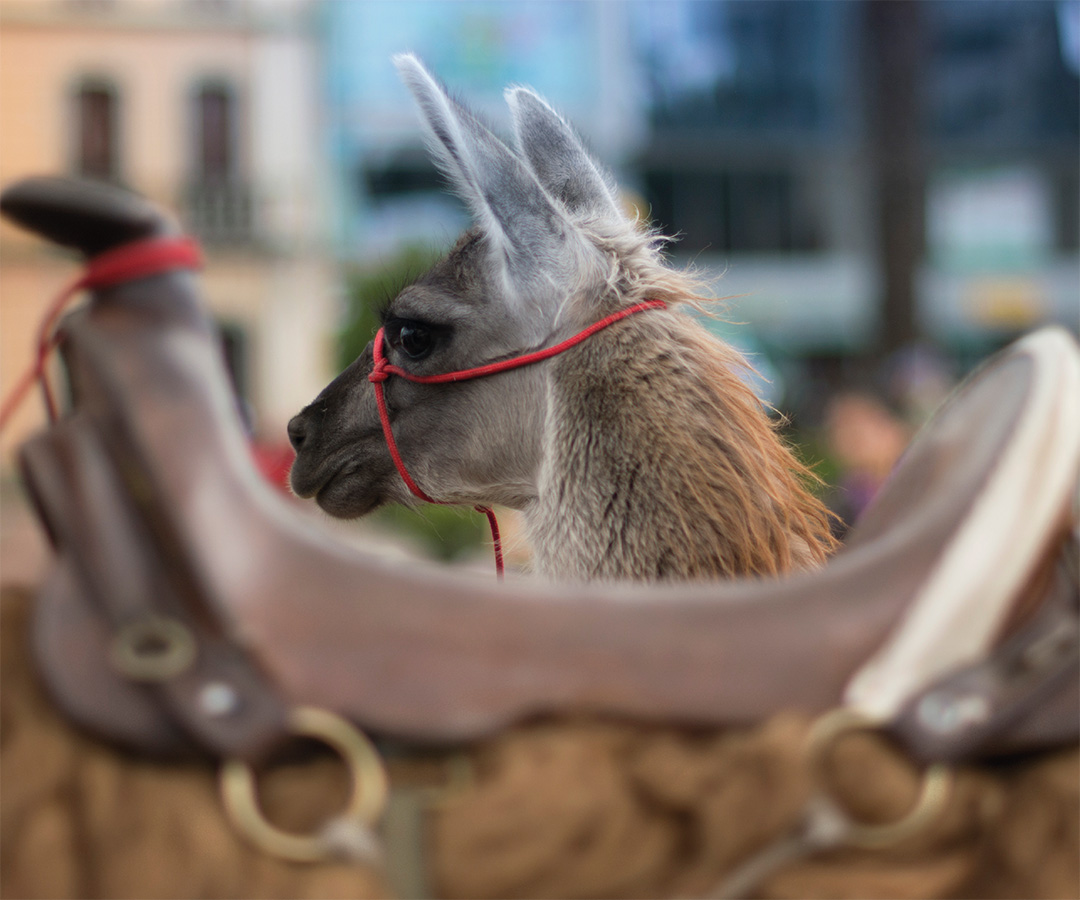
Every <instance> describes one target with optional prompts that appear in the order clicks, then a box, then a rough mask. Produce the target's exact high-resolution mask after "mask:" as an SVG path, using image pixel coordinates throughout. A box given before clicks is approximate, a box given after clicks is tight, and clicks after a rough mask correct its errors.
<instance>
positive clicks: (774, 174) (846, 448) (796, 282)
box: [0, 0, 1080, 579]
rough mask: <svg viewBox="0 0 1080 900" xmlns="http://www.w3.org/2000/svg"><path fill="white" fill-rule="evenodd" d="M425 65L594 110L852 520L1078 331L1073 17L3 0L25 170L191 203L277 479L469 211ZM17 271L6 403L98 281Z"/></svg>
mask: <svg viewBox="0 0 1080 900" xmlns="http://www.w3.org/2000/svg"><path fill="white" fill-rule="evenodd" d="M403 50H412V51H415V52H416V53H418V54H419V55H420V56H421V57H422V58H423V59H425V60H426V61H427V62H428V63H429V64H430V66H431V67H432V68H433V70H434V71H436V72H437V73H439V75H440V77H442V78H443V79H444V80H445V81H446V82H447V83H448V84H449V85H450V86H451V88H452V89H453V90H454V91H455V92H456V93H459V94H460V95H461V96H463V97H465V98H467V100H468V102H470V104H474V105H476V106H478V107H479V108H480V109H481V110H483V112H484V113H485V114H486V115H487V117H488V118H489V119H490V120H491V121H492V122H493V123H494V125H495V127H496V130H499V131H502V132H503V133H505V128H504V127H503V126H505V124H506V121H507V119H506V112H505V108H504V104H503V100H502V91H503V88H504V87H505V86H506V85H508V84H511V83H524V84H529V85H532V86H533V87H535V88H536V89H537V90H538V91H539V92H540V93H541V94H543V95H544V96H546V97H547V98H548V99H549V100H550V101H551V102H552V103H553V104H554V105H556V106H557V107H558V108H559V109H560V110H561V111H562V112H563V113H564V114H565V115H566V116H567V117H568V118H569V119H570V120H571V121H572V122H574V123H575V125H576V126H577V127H578V128H579V130H580V131H581V133H582V134H583V136H584V137H585V139H586V140H587V142H588V143H589V145H590V146H591V147H592V149H593V150H594V151H595V153H596V154H597V156H598V157H599V158H600V159H601V160H602V161H603V162H604V163H605V164H606V165H608V166H609V167H610V168H611V169H612V170H613V171H614V173H615V174H616V176H617V178H618V180H619V182H620V184H621V185H622V186H623V187H624V189H625V202H626V204H627V205H628V206H630V207H633V208H636V209H637V210H639V211H640V212H641V214H642V216H643V217H644V218H645V219H647V220H650V221H652V222H653V223H655V224H656V225H657V226H658V227H660V228H661V229H662V230H663V231H664V233H666V234H669V235H673V236H677V237H678V238H679V240H678V241H677V242H676V243H674V244H673V245H672V247H671V257H672V261H673V263H674V264H676V265H680V266H682V265H691V266H693V267H695V268H696V269H697V270H698V271H699V273H700V274H701V275H702V276H703V277H704V278H706V279H707V281H708V282H709V283H710V284H711V285H712V290H713V293H714V294H715V295H716V296H717V297H725V298H729V299H727V300H726V302H725V303H724V304H723V306H722V308H721V309H722V315H721V316H720V317H719V318H718V319H717V320H715V321H713V320H710V321H709V322H708V324H709V327H711V328H714V329H715V330H716V331H717V332H718V333H720V334H721V335H722V336H724V337H725V338H727V339H728V340H731V341H733V342H734V343H736V344H738V345H739V346H740V347H742V348H743V349H744V350H746V351H747V352H748V353H749V354H751V358H752V360H753V361H754V362H755V364H756V365H757V367H758V370H759V373H760V375H761V378H760V380H759V381H758V387H759V390H760V392H761V394H762V396H763V399H764V400H765V401H766V402H768V403H769V404H771V405H772V406H773V407H775V408H776V409H778V410H779V411H780V412H782V413H783V414H784V416H786V417H787V419H788V425H787V426H785V427H787V428H788V429H789V431H790V434H791V436H792V439H793V440H794V441H796V442H797V443H798V444H799V445H800V446H801V447H802V448H803V449H804V455H805V456H806V458H807V459H808V460H810V461H812V462H814V464H815V465H817V467H818V471H819V472H820V473H821V475H822V476H823V477H824V478H825V479H826V481H827V482H829V484H830V487H829V488H828V490H829V497H830V502H831V503H832V505H833V506H834V508H835V509H836V510H837V511H838V512H839V513H840V514H841V515H842V516H843V517H844V518H845V519H846V520H848V521H850V520H851V519H852V518H854V517H855V516H857V514H858V511H859V509H861V508H862V506H863V505H864V504H865V502H866V501H867V500H868V498H869V497H870V496H872V494H873V492H874V490H875V489H876V486H877V485H878V484H879V483H880V481H881V479H882V478H884V477H885V475H886V474H887V472H888V470H889V468H890V467H891V465H892V463H893V462H894V461H895V458H896V455H897V454H898V453H899V452H900V450H901V449H902V448H903V446H904V444H905V443H906V441H907V440H908V439H909V438H910V435H911V434H912V432H913V430H914V429H916V428H917V427H918V426H919V424H920V422H922V421H923V420H924V418H925V417H926V415H928V413H929V412H930V411H931V410H932V409H933V408H934V407H935V406H936V405H937V404H938V403H939V402H940V401H941V399H942V398H943V397H944V396H945V395H946V393H947V392H948V390H949V389H950V387H951V386H952V385H953V384H954V383H955V381H956V380H957V379H958V378H959V377H961V376H962V375H963V374H965V373H966V372H967V371H969V370H970V369H971V368H972V367H973V366H974V365H976V364H977V363H978V361H979V360H981V359H982V358H984V357H985V356H986V355H987V354H989V353H990V352H992V351H993V350H995V349H997V348H999V347H1000V346H1002V345H1004V344H1005V343H1007V342H1008V341H1010V340H1011V339H1013V338H1014V337H1016V336H1017V335H1019V334H1021V333H1023V332H1025V331H1028V330H1030V329H1032V328H1035V327H1037V326H1040V325H1043V324H1047V323H1059V324H1062V325H1064V326H1065V327H1066V328H1068V329H1069V330H1070V331H1072V332H1073V333H1074V334H1075V333H1076V332H1077V330H1078V328H1080V245H1078V234H1080V82H1078V70H1080V2H1077V0H925V2H915V0H878V2H862V0H836V2H830V0H820V2H819V0H789V2H773V0H665V2H645V0H626V2H617V0H544V2H529V0H521V2H509V0H506V2H498V0H456V2H437V0H3V2H2V3H0V184H7V183H10V182H11V181H12V180H14V179H17V178H19V177H22V176H25V175H30V174H46V173H71V174H79V175H84V176H88V177H93V178H99V179H105V180H108V181H112V182H115V183H118V184H122V185H125V186H128V187H130V188H133V189H135V190H137V191H139V192H141V193H144V194H146V195H148V196H150V197H152V198H154V199H155V200H157V201H158V202H160V203H161V204H163V205H165V206H167V207H168V208H170V209H172V210H175V212H176V213H177V215H178V216H179V218H180V219H181V220H182V222H183V224H184V227H185V228H187V229H189V230H190V231H191V232H192V233H194V234H195V235H196V236H198V238H199V239H200V240H201V241H202V243H203V245H204V246H205V248H206V251H207V266H206V269H205V272H204V273H203V275H202V280H203V285H204V290H205V294H206V297H207V300H208V302H209V304H210V307H211V309H212V311H213V314H214V316H215V317H216V319H217V320H218V322H219V324H220V326H221V331H222V336H223V352H224V353H225V356H226V359H227V361H228V365H229V370H230V372H231V373H232V376H233V380H234V384H235V387H236V390H237V395H238V402H239V405H240V408H241V410H242V412H243V415H244V417H245V419H246V421H247V422H248V424H249V427H250V429H251V433H252V436H253V441H254V442H255V445H256V447H257V448H258V452H259V454H260V459H261V460H262V462H263V464H264V468H265V469H266V470H267V471H268V472H274V471H276V472H277V475H275V476H274V477H278V478H280V473H281V471H282V470H283V467H284V466H285V465H287V462H288V456H287V452H286V451H285V450H283V447H285V446H287V445H286V441H285V432H284V426H285V423H286V421H287V420H288V418H289V417H290V416H291V415H292V414H293V413H295V412H297V411H298V410H299V409H300V408H301V407H302V406H303V405H305V404H306V403H308V402H309V401H310V400H311V399H313V398H314V396H315V395H316V393H318V391H319V390H320V389H321V387H322V386H323V385H324V384H325V383H326V382H327V381H328V380H329V379H330V378H331V377H332V376H333V374H334V373H335V372H336V371H338V370H340V368H341V367H343V366H344V365H345V364H346V363H347V362H348V361H349V360H351V359H352V358H353V357H354V356H355V355H356V353H358V352H359V350H360V349H361V348H362V347H363V345H364V344H365V343H366V342H367V341H368V340H369V339H370V337H371V335H372V333H373V331H374V323H375V315H376V310H377V308H378V306H379V305H380V304H382V303H383V302H385V300H386V299H388V297H389V296H391V295H392V294H393V293H394V292H395V291H396V289H397V288H399V287H400V286H401V285H402V284H404V283H405V281H406V279H407V278H408V277H410V275H415V274H418V273H419V272H420V271H421V270H422V269H423V267H424V265H425V264H426V263H427V262H428V261H429V260H431V259H433V258H434V256H435V255H437V254H438V253H439V251H440V250H442V249H445V248H446V247H447V246H448V245H449V244H450V243H451V242H452V240H453V239H454V237H455V236H456V235H457V233H458V232H459V231H460V230H461V229H462V228H463V227H464V226H465V224H466V222H467V219H466V215H465V211H464V209H463V207H462V206H461V204H460V203H458V202H457V201H456V200H455V198H454V197H452V196H451V195H449V194H448V193H446V192H445V191H444V190H443V189H442V184H441V180H440V177H439V176H438V174H437V173H436V171H435V170H434V168H433V166H432V165H431V163H430V162H429V160H428V157H427V154H426V153H425V151H424V148H423V144H422V139H421V132H420V129H419V127H418V121H417V117H416V114H415V111H414V108H413V105H412V103H411V102H410V101H409V99H408V96H407V92H406V91H405V88H404V87H403V86H402V85H401V84H400V83H399V81H398V79H397V76H396V73H395V71H394V69H393V66H392V64H391V62H390V57H391V55H392V54H393V53H396V52H400V51H403ZM0 266H2V273H0V392H2V393H6V392H7V391H8V390H9V389H10V387H11V385H12V384H13V382H14V381H15V379H16V378H17V377H18V375H19V374H20V373H21V372H22V371H23V370H24V369H25V367H26V366H27V365H28V364H29V363H30V361H31V357H32V351H33V348H34V341H35V330H36V327H37V324H38V321H39V319H40V317H41V315H42V312H43V310H44V308H45V306H46V305H47V303H48V302H49V300H50V298H51V297H52V296H54V295H55V294H56V292H57V291H58V290H59V288H60V286H61V285H62V284H64V283H65V281H67V280H68V279H69V278H70V277H71V276H72V275H73V274H74V273H75V271H76V266H75V264H74V262H73V261H72V260H70V259H67V258H65V257H63V256H61V255H58V254H57V253H56V252H55V251H53V250H50V249H48V248H45V247H43V246H42V245H40V244H39V243H38V242H36V241H34V240H32V239H31V238H29V237H28V236H26V235H25V234H22V233H19V232H18V231H17V230H15V229H13V228H11V227H9V226H6V225H5V226H3V227H2V230H0ZM42 422H43V417H42V414H41V412H40V411H39V409H38V408H37V407H36V404H35V403H33V402H31V403H28V404H26V405H25V406H24V408H23V409H21V410H20V412H19V414H18V416H17V417H16V418H15V420H14V421H13V422H12V424H11V426H10V427H9V428H8V430H7V431H5V433H4V434H3V435H2V436H0V449H2V452H3V457H2V468H0V477H2V479H3V482H4V484H3V493H2V494H0V498H2V499H3V501H4V502H3V504H2V509H0V514H2V515H3V520H4V521H3V536H4V541H3V553H2V556H0V566H3V568H4V569H5V572H4V577H5V579H7V576H8V573H9V572H11V571H15V568H18V567H23V568H25V567H29V569H30V570H33V566H34V559H35V557H33V555H32V554H33V553H34V552H36V551H34V550H33V549H30V548H31V544H28V543H20V541H22V539H21V538H16V537H13V536H12V535H16V534H17V533H21V532H19V528H18V527H16V526H17V525H18V526H19V527H21V523H23V522H24V521H25V517H24V515H23V512H22V511H21V510H20V509H19V508H18V502H17V498H18V490H17V488H16V487H15V485H14V483H13V451H14V448H15V447H16V446H17V445H18V443H19V442H20V441H21V440H23V439H24V438H25V437H26V436H27V435H28V434H29V433H30V432H31V431H33V430H34V429H35V428H37V427H39V426H40V425H41V424H42ZM13 498H14V499H13ZM425 515H427V518H425V519H423V520H420V519H419V518H418V517H417V515H416V514H412V513H409V514H402V513H397V512H387V513H385V514H384V519H383V520H379V522H381V523H383V524H384V525H392V526H394V527H403V528H405V529H406V530H412V531H414V532H416V533H417V534H419V535H420V539H421V540H423V541H425V542H426V546H427V547H428V548H429V550H430V551H431V552H433V553H435V554H436V555H439V556H441V557H442V558H451V557H455V556H460V555H465V556H468V555H469V553H471V552H472V551H473V550H474V549H475V548H477V547H478V546H479V545H480V543H481V542H482V540H483V534H484V527H483V522H482V521H479V522H475V523H474V522H473V521H472V520H470V519H469V518H468V517H462V516H460V515H458V514H457V513H452V512H447V511H444V510H438V509H436V510H433V511H430V514H429V515H428V514H425ZM417 522H422V524H420V525H417V524H416V523H417ZM474 524H475V528H474ZM367 527H368V528H369V529H370V530H371V533H376V532H378V530H379V529H380V528H381V527H382V525H380V524H379V523H378V522H377V523H375V524H370V525H368V526H367ZM13 567H15V568H13ZM18 571H20V572H21V571H22V568H18ZM27 577H31V576H27Z"/></svg>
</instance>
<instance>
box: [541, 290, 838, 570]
mask: <svg viewBox="0 0 1080 900" xmlns="http://www.w3.org/2000/svg"><path fill="white" fill-rule="evenodd" d="M740 364H741V359H740V357H739V356H738V354H737V353H736V352H735V351H733V350H731V349H730V348H728V347H726V346H725V345H723V344H720V343H719V342H718V341H716V340H715V339H713V338H712V337H711V336H710V335H708V334H707V332H705V331H704V329H702V328H701V326H700V325H698V324H697V323H695V322H693V321H692V320H691V319H690V318H689V317H687V316H685V315H683V314H681V313H678V312H674V311H669V312H657V313H650V314H649V315H647V316H636V317H634V318H633V319H632V320H626V321H624V322H622V323H620V324H619V325H618V326H616V327H615V328H612V329H609V330H608V331H606V332H603V333H601V334H599V335H596V336H595V337H594V338H592V339H591V340H590V341H588V342H586V343H585V344H583V345H581V346H580V347H578V348H575V350H574V351H571V352H568V353H567V354H565V355H564V356H563V357H560V358H559V359H558V360H556V361H555V363H554V365H553V367H552V386H551V395H550V406H549V411H548V423H547V429H546V434H545V446H544V459H543V462H542V466H541V472H540V479H539V491H538V499H537V501H536V503H535V504H533V505H532V507H531V508H530V509H529V510H527V511H526V521H527V525H528V529H529V533H530V538H531V539H532V543H533V550H534V554H535V559H536V567H537V570H538V571H539V572H540V573H541V574H544V575H547V576H549V577H555V578H569V579H573V580H592V579H623V578H632V579H644V580H657V579H674V580H679V579H706V578H715V577H724V576H728V577H730V576H739V575H764V574H779V573H781V572H784V571H787V570H790V569H792V568H795V567H799V566H804V565H809V564H813V563H815V562H816V561H818V560H821V559H823V558H824V555H825V552H826V548H827V547H828V546H829V542H830V538H829V537H828V518H827V513H826V512H825V511H824V508H823V507H822V506H821V505H820V504H819V503H818V501H817V500H815V499H814V498H813V497H812V496H811V495H810V494H808V493H807V491H806V490H805V488H804V487H803V486H802V483H801V482H802V478H801V474H800V473H803V470H802V468H801V466H800V465H799V463H798V462H796V460H795V459H794V458H793V457H792V455H791V454H790V452H789V451H788V450H787V449H786V447H784V446H783V444H782V443H781V442H780V440H779V439H778V438H777V436H776V435H775V433H774V431H773V429H772V426H771V424H770V423H769V421H768V418H767V417H766V415H765V414H764V412H763V411H762V409H761V407H760V404H759V403H758V401H757V399H756V398H755V397H754V396H753V394H752V392H751V391H750V390H749V389H748V388H747V387H746V386H745V384H744V383H743V382H742V381H741V379H740V378H739V376H738V367H739V366H740Z"/></svg>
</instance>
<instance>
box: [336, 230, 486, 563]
mask: <svg viewBox="0 0 1080 900" xmlns="http://www.w3.org/2000/svg"><path fill="white" fill-rule="evenodd" d="M439 255H440V253H439V251H437V250H433V249H431V248H427V247H420V246H410V247H406V248H405V249H404V250H402V251H401V253H399V254H398V255H397V256H395V257H393V258H392V259H389V260H387V261H386V262H384V263H382V264H380V265H377V266H363V267H357V268H355V269H353V270H351V271H349V272H347V273H346V275H345V313H344V316H343V319H342V325H341V328H340V330H339V331H338V340H337V363H338V368H339V369H344V368H345V367H346V366H348V365H349V364H350V363H351V362H352V361H353V360H354V359H356V357H358V356H359V355H360V354H361V353H362V352H363V351H364V348H365V347H366V346H367V343H368V341H370V340H371V339H372V338H373V337H374V336H375V332H376V331H378V330H379V325H380V315H381V311H382V310H383V309H384V308H385V307H386V305H387V304H388V303H389V302H390V301H391V300H392V299H393V298H394V297H395V295H397V293H398V292H399V291H400V290H401V289H402V288H403V287H405V286H406V285H407V284H409V283H410V282H412V281H415V280H416V278H418V277H419V276H420V275H421V274H423V273H424V272H425V271H427V269H429V268H430V267H431V265H432V264H433V263H434V262H435V261H436V260H437V259H438V257H439ZM367 522H368V523H370V524H372V525H374V526H375V527H377V528H385V529H386V530H388V531H394V532H397V533H398V534H401V535H403V536H405V537H407V538H408V539H410V540H412V541H413V542H415V543H417V544H418V545H419V546H420V547H421V548H422V549H423V550H424V551H426V552H427V553H428V554H429V555H431V556H432V557H434V558H435V559H439V560H443V561H447V562H448V561H451V560H455V559H461V558H463V557H467V556H469V555H471V554H473V553H476V552H478V551H479V550H480V549H481V548H482V547H483V546H484V544H485V543H486V542H489V541H490V539H491V538H490V532H489V531H488V527H487V519H486V518H484V516H482V515H480V514H479V513H477V512H475V511H473V510H472V509H469V508H467V507H452V506H435V505H433V504H430V503H424V504H421V505H420V506H418V507H416V508H413V509H407V508H406V507H403V506H398V505H396V504H395V505H392V506H388V507H384V508H383V509H380V510H378V511H376V512H374V513H372V515H371V516H369V517H368V519H367Z"/></svg>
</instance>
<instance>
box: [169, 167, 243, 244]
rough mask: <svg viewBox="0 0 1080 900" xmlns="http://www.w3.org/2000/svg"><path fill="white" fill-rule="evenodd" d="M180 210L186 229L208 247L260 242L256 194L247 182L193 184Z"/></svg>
mask: <svg viewBox="0 0 1080 900" xmlns="http://www.w3.org/2000/svg"><path fill="white" fill-rule="evenodd" d="M181 208H182V209H183V211H184V219H185V224H186V226H187V227H188V228H189V229H190V230H191V231H192V233H193V234H195V235H196V236H197V237H198V238H199V239H200V240H201V241H202V242H203V243H205V244H207V245H218V246H221V245H227V246H238V245H245V244H252V243H254V242H255V240H256V238H257V233H256V231H257V229H256V223H255V202H254V191H253V190H252V187H251V185H250V184H249V183H248V182H246V181H244V180H241V179H222V180H217V179H214V180H210V179H201V180H198V181H193V182H190V183H189V184H188V185H187V186H186V187H185V188H184V194H183V197H182V198H181Z"/></svg>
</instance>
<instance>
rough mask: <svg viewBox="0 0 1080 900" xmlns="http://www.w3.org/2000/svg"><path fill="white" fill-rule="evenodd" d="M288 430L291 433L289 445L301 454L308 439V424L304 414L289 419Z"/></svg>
mask: <svg viewBox="0 0 1080 900" xmlns="http://www.w3.org/2000/svg"><path fill="white" fill-rule="evenodd" d="M287 430H288V432H289V443H290V444H292V447H293V450H295V451H296V452H297V453H299V452H300V449H301V448H302V447H303V446H304V439H305V438H306V437H307V422H305V421H304V415H303V413H300V414H299V415H295V416H293V417H292V418H291V419H289V425H288V429H287Z"/></svg>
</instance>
